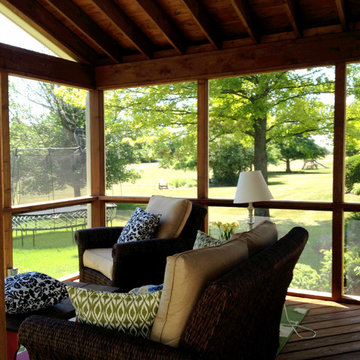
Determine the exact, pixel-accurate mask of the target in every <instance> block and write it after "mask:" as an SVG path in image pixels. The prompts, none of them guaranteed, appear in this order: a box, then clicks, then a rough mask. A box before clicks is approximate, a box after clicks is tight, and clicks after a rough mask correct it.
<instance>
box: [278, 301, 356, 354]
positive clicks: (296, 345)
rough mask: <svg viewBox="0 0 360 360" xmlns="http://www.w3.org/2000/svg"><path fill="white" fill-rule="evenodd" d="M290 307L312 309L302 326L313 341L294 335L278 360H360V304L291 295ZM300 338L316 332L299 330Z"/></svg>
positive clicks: (288, 302)
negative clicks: (314, 334) (313, 336)
mask: <svg viewBox="0 0 360 360" xmlns="http://www.w3.org/2000/svg"><path fill="white" fill-rule="evenodd" d="M286 304H287V305H290V306H298V307H304V308H307V309H309V312H308V314H307V315H306V317H305V319H304V320H303V321H302V323H301V325H303V326H305V327H308V328H310V329H313V330H315V331H316V337H315V338H313V339H303V338H299V337H298V336H297V335H296V334H293V335H292V337H291V338H290V339H289V341H288V343H287V344H286V345H285V347H284V348H283V349H282V351H281V352H280V354H279V355H278V356H277V357H276V360H315V359H327V360H340V359H341V360H347V359H351V360H356V359H359V360H360V305H355V304H340V303H335V302H331V301H324V300H315V299H304V298H297V297H294V296H288V297H287V300H286ZM297 331H298V333H299V334H300V336H311V335H312V333H310V332H309V331H306V330H304V329H301V328H299V329H298V330H297Z"/></svg>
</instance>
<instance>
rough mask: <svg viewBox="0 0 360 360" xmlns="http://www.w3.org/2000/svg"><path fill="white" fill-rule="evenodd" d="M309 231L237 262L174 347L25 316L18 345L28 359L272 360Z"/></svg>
mask: <svg viewBox="0 0 360 360" xmlns="http://www.w3.org/2000/svg"><path fill="white" fill-rule="evenodd" d="M307 238H308V233H307V231H306V230H305V229H303V228H299V227H297V228H294V229H292V230H291V231H290V232H289V233H288V234H287V235H286V236H284V237H283V238H282V239H281V240H279V241H278V242H277V243H276V244H274V245H273V246H272V247H270V248H268V249H266V250H264V251H262V252H260V253H259V254H257V255H255V256H253V257H252V258H250V259H249V260H248V261H246V262H243V263H240V264H239V265H237V266H236V267H234V268H233V269H232V270H231V271H230V272H228V273H227V274H225V275H223V276H222V277H220V278H219V279H217V280H215V281H214V282H212V283H211V284H209V286H208V287H207V288H206V289H205V290H204V291H203V293H202V295H201V297H200V299H199V300H198V302H197V304H196V305H195V308H194V310H193V313H192V315H191V317H190V319H189V321H188V323H187V325H186V328H185V330H184V333H183V336H182V339H181V342H180V346H179V348H177V349H174V348H171V347H168V346H165V345H162V344H158V343H155V342H152V341H150V340H144V339H140V338H134V337H130V336H126V335H123V334H119V333H117V332H114V331H106V330H104V329H99V328H97V327H95V326H89V325H84V324H76V323H72V322H66V321H61V320H56V319H50V318H46V317H39V316H36V317H29V318H27V319H26V320H25V321H24V322H23V324H22V325H21V327H20V331H19V341H20V343H21V344H23V345H24V346H25V347H26V348H27V350H28V351H29V354H30V358H31V360H42V359H43V360H49V359H59V360H60V359H61V360H67V359H74V360H76V359H78V360H87V359H99V360H100V359H106V360H109V359H139V360H145V359H152V360H155V359H204V360H205V359H206V360H211V359H224V360H230V359H236V360H241V359H243V360H245V359H246V360H267V359H274V358H275V355H276V350H277V347H278V344H279V325H280V316H281V311H282V307H283V304H284V301H285V296H286V291H287V288H288V286H289V284H290V281H291V279H292V272H293V268H294V266H295V264H296V262H297V260H298V258H299V256H300V254H301V252H302V250H303V248H304V246H305V243H306V241H307Z"/></svg>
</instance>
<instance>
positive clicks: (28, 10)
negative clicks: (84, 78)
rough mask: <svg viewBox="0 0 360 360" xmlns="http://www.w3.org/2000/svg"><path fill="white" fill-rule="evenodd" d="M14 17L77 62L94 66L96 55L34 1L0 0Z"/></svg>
mask: <svg viewBox="0 0 360 360" xmlns="http://www.w3.org/2000/svg"><path fill="white" fill-rule="evenodd" d="M0 2H1V3H2V4H3V5H5V6H6V7H7V8H9V9H10V10H11V11H12V12H14V13H15V14H16V15H18V16H19V17H21V18H22V19H23V20H24V21H26V22H27V23H28V24H30V25H31V26H32V27H34V28H35V29H36V30H37V31H39V32H40V33H41V34H42V35H43V36H45V37H46V38H47V39H48V40H50V41H52V42H53V43H54V44H56V45H57V46H58V47H59V48H61V49H62V50H63V51H65V52H66V53H67V54H69V55H70V56H71V57H72V58H74V59H75V60H77V61H79V62H83V63H90V64H96V63H97V58H98V54H97V53H96V52H95V51H94V50H93V49H92V48H91V47H90V46H88V45H87V44H85V43H83V41H82V40H81V39H80V38H79V37H77V36H76V34H74V33H73V32H72V31H70V30H69V29H68V28H67V27H66V26H64V25H63V24H62V23H61V22H60V21H58V20H57V19H56V18H55V17H54V16H53V15H52V14H51V13H50V12H48V11H47V10H45V9H44V8H43V7H42V6H40V5H39V4H38V3H37V2H36V1H24V0H11V2H10V1H7V0H0Z"/></svg>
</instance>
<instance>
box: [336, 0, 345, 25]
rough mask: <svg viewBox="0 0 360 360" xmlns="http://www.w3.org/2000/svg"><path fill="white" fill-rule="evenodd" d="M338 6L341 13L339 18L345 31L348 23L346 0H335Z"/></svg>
mask: <svg viewBox="0 0 360 360" xmlns="http://www.w3.org/2000/svg"><path fill="white" fill-rule="evenodd" d="M335 3H336V8H337V11H338V14H339V19H340V22H341V26H342V28H343V30H344V31H346V30H347V28H348V24H347V20H346V13H345V0H335Z"/></svg>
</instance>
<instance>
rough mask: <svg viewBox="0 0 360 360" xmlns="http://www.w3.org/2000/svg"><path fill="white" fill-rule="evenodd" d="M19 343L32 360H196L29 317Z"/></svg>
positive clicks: (100, 331) (143, 342)
mask: <svg viewBox="0 0 360 360" xmlns="http://www.w3.org/2000/svg"><path fill="white" fill-rule="evenodd" d="M18 336H19V343H20V344H22V345H24V346H25V347H26V349H27V350H28V352H29V355H30V358H31V359H35V360H42V359H43V360H48V359H52V360H63V359H72V360H93V359H94V358H95V357H96V359H99V360H100V359H104V360H105V359H106V360H107V359H130V358H131V359H133V360H136V359H139V360H143V359H152V360H157V359H158V360H160V359H172V360H177V359H179V360H180V359H183V360H185V359H189V360H190V359H195V356H191V354H190V353H189V352H188V351H186V350H184V349H180V348H178V349H175V348H172V347H169V346H166V345H163V344H160V343H156V342H153V341H151V340H148V339H143V338H139V337H133V336H130V335H125V334H123V333H120V332H117V331H112V330H108V329H104V328H100V327H97V326H93V325H87V324H79V323H75V322H73V321H66V320H59V319H53V318H48V317H43V316H30V317H28V318H27V319H26V320H25V321H24V322H23V323H22V324H21V326H20V329H19V333H18Z"/></svg>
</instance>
